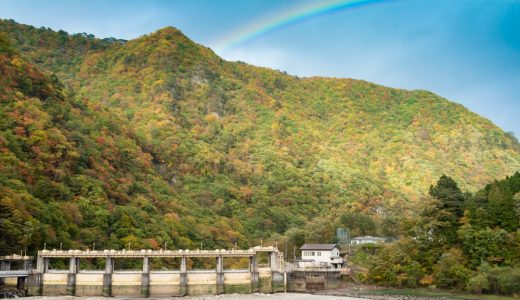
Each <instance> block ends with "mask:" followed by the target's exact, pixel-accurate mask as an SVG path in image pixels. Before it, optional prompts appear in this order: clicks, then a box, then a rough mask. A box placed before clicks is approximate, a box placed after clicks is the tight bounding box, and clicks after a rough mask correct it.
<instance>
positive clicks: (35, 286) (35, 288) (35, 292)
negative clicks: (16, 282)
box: [27, 273, 43, 296]
mask: <svg viewBox="0 0 520 300" xmlns="http://www.w3.org/2000/svg"><path fill="white" fill-rule="evenodd" d="M42 289H43V274H42V273H32V274H29V276H28V277H27V295H28V296H41V295H42Z"/></svg>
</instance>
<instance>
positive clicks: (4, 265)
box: [0, 260, 11, 285]
mask: <svg viewBox="0 0 520 300" xmlns="http://www.w3.org/2000/svg"><path fill="white" fill-rule="evenodd" d="M10 269H11V262H10V261H8V260H2V261H1V262H0V271H9V270H10ZM4 282H5V281H4V278H0V285H4Z"/></svg>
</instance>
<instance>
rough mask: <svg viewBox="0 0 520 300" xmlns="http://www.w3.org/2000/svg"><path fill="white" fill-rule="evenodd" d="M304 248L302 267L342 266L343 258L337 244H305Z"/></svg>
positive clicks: (302, 248)
mask: <svg viewBox="0 0 520 300" xmlns="http://www.w3.org/2000/svg"><path fill="white" fill-rule="evenodd" d="M300 250H302V259H301V261H300V263H299V265H300V266H301V267H328V268H330V267H332V268H341V266H342V265H343V258H342V257H341V256H340V255H339V249H338V247H337V246H336V244H305V245H303V246H302V247H301V248H300Z"/></svg>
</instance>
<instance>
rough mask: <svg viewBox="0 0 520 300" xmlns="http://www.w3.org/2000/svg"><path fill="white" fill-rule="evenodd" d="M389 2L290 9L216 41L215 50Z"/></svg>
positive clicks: (334, 2) (336, 1)
mask: <svg viewBox="0 0 520 300" xmlns="http://www.w3.org/2000/svg"><path fill="white" fill-rule="evenodd" d="M388 1H391V0H329V1H325V2H318V3H311V4H306V5H302V6H298V7H294V8H291V9H289V10H287V11H284V12H282V13H280V14H278V15H276V16H273V17H271V18H267V19H263V20H258V21H256V22H253V23H251V24H249V25H247V26H245V27H244V28H242V29H240V30H238V31H235V32H232V33H231V34H229V35H227V36H224V37H223V38H221V39H220V40H218V41H216V43H214V45H216V49H219V50H222V51H226V50H229V49H231V48H234V47H237V46H239V45H241V44H243V43H245V42H247V41H250V40H253V39H255V38H257V37H259V36H261V35H264V34H267V33H270V32H273V31H275V30H278V29H281V28H284V27H286V26H289V25H291V24H294V23H297V22H300V21H303V20H306V19H310V18H313V17H316V16H320V15H324V14H329V13H334V12H338V11H341V10H345V9H350V8H356V7H361V6H366V5H370V4H375V3H380V2H388Z"/></svg>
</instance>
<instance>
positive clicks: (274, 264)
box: [269, 252, 279, 271]
mask: <svg viewBox="0 0 520 300" xmlns="http://www.w3.org/2000/svg"><path fill="white" fill-rule="evenodd" d="M270 254H271V255H269V256H270V259H269V263H270V264H269V267H271V270H272V271H279V270H278V269H279V266H278V264H279V262H278V252H271V253H270Z"/></svg>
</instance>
